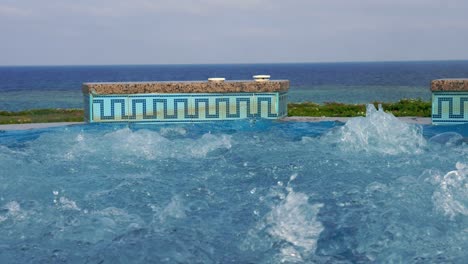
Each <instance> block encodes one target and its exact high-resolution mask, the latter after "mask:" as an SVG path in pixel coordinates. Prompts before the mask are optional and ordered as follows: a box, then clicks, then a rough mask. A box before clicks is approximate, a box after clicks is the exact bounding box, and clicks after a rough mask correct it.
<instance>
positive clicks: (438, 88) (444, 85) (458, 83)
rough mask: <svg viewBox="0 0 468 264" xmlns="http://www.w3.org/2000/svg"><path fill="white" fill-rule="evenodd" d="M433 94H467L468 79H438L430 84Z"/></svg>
mask: <svg viewBox="0 0 468 264" xmlns="http://www.w3.org/2000/svg"><path fill="white" fill-rule="evenodd" d="M431 91H433V92H442V91H443V92H468V79H438V80H433V81H432V83H431Z"/></svg>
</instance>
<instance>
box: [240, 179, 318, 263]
mask: <svg viewBox="0 0 468 264" xmlns="http://www.w3.org/2000/svg"><path fill="white" fill-rule="evenodd" d="M296 177H297V175H296V174H293V175H292V176H291V178H290V180H289V182H288V184H287V186H286V187H284V186H281V185H277V186H275V187H273V189H272V191H271V192H272V193H271V195H270V196H275V197H277V198H279V199H280V202H279V203H278V204H276V205H273V206H272V208H271V211H270V212H269V213H267V214H266V215H265V217H264V218H263V219H262V220H261V221H260V222H259V223H258V225H257V227H256V230H251V231H250V232H249V240H247V241H246V242H245V245H244V246H247V247H248V248H249V249H251V250H252V249H253V250H256V248H257V247H268V246H272V245H274V244H276V245H279V252H278V256H277V258H278V259H279V260H280V261H281V262H302V261H303V260H304V259H305V258H307V257H308V256H310V255H311V254H313V253H314V252H315V250H316V248H317V241H318V239H319V236H320V233H321V232H322V231H323V229H324V227H323V225H322V223H321V222H320V221H318V220H317V214H318V212H319V211H320V208H322V207H323V204H321V203H318V204H309V201H308V200H309V196H307V195H306V194H304V193H301V192H295V191H294V190H293V188H292V187H291V186H290V183H291V181H293V180H294V179H295V178H296ZM281 190H282V191H283V192H282V191H281ZM284 191H286V194H285V193H284ZM263 232H266V233H267V234H269V235H270V236H271V238H272V239H273V242H271V244H268V243H265V242H264V240H265V239H264V238H262V237H261V234H262V233H263ZM252 240H253V241H252ZM276 247H277V246H275V248H276Z"/></svg>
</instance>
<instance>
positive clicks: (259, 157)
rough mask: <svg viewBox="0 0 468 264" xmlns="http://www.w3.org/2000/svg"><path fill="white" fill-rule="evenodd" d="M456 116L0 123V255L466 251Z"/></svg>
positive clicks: (461, 135) (368, 257)
mask: <svg viewBox="0 0 468 264" xmlns="http://www.w3.org/2000/svg"><path fill="white" fill-rule="evenodd" d="M467 137H468V125H459V126H444V127H442V126H440V127H435V126H422V127H421V126H416V125H409V124H406V123H402V122H400V121H399V120H398V119H396V118H394V117H393V116H391V115H389V114H386V113H385V112H383V111H379V110H375V109H373V108H369V109H368V113H367V117H365V118H363V117H362V118H354V119H351V120H350V121H349V122H347V123H346V124H342V123H338V122H321V123H300V122H278V121H276V122H275V121H244V122H227V123H213V124H185V125H161V126H154V125H131V126H129V125H104V124H99V125H85V126H70V127H62V128H53V129H43V130H32V131H11V132H10V131H3V132H0V166H1V167H0V263H59V262H60V263H62V262H67V263H385V262H402V263H434V262H438V263H440V262H444V263H466V261H467V260H468V252H467V251H466V249H467V248H468V180H467V176H468V147H467V142H468V140H467Z"/></svg>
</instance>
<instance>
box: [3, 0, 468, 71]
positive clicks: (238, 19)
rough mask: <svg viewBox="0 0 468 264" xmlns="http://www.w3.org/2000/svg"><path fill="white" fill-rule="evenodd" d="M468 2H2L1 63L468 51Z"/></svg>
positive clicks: (451, 56)
mask: <svg viewBox="0 0 468 264" xmlns="http://www.w3.org/2000/svg"><path fill="white" fill-rule="evenodd" d="M467 13H468V1H467V0H0V65H73V64H173V63H182V64H185V63H187V64H192V63H263V62H340V61H389V60H392V61H393V60H460V59H468V15H467Z"/></svg>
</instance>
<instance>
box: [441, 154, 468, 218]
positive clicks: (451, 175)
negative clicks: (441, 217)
mask: <svg viewBox="0 0 468 264" xmlns="http://www.w3.org/2000/svg"><path fill="white" fill-rule="evenodd" d="M467 175H468V166H467V165H466V164H464V163H461V162H457V164H456V170H453V171H449V172H448V173H447V174H445V175H444V176H440V175H435V176H434V178H433V180H434V183H435V184H436V185H437V189H436V191H435V192H434V194H433V195H432V200H433V203H434V206H435V208H436V210H437V211H439V212H442V213H443V214H445V215H447V216H449V217H450V218H451V219H453V218H454V217H455V216H457V215H464V216H468V179H467Z"/></svg>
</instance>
